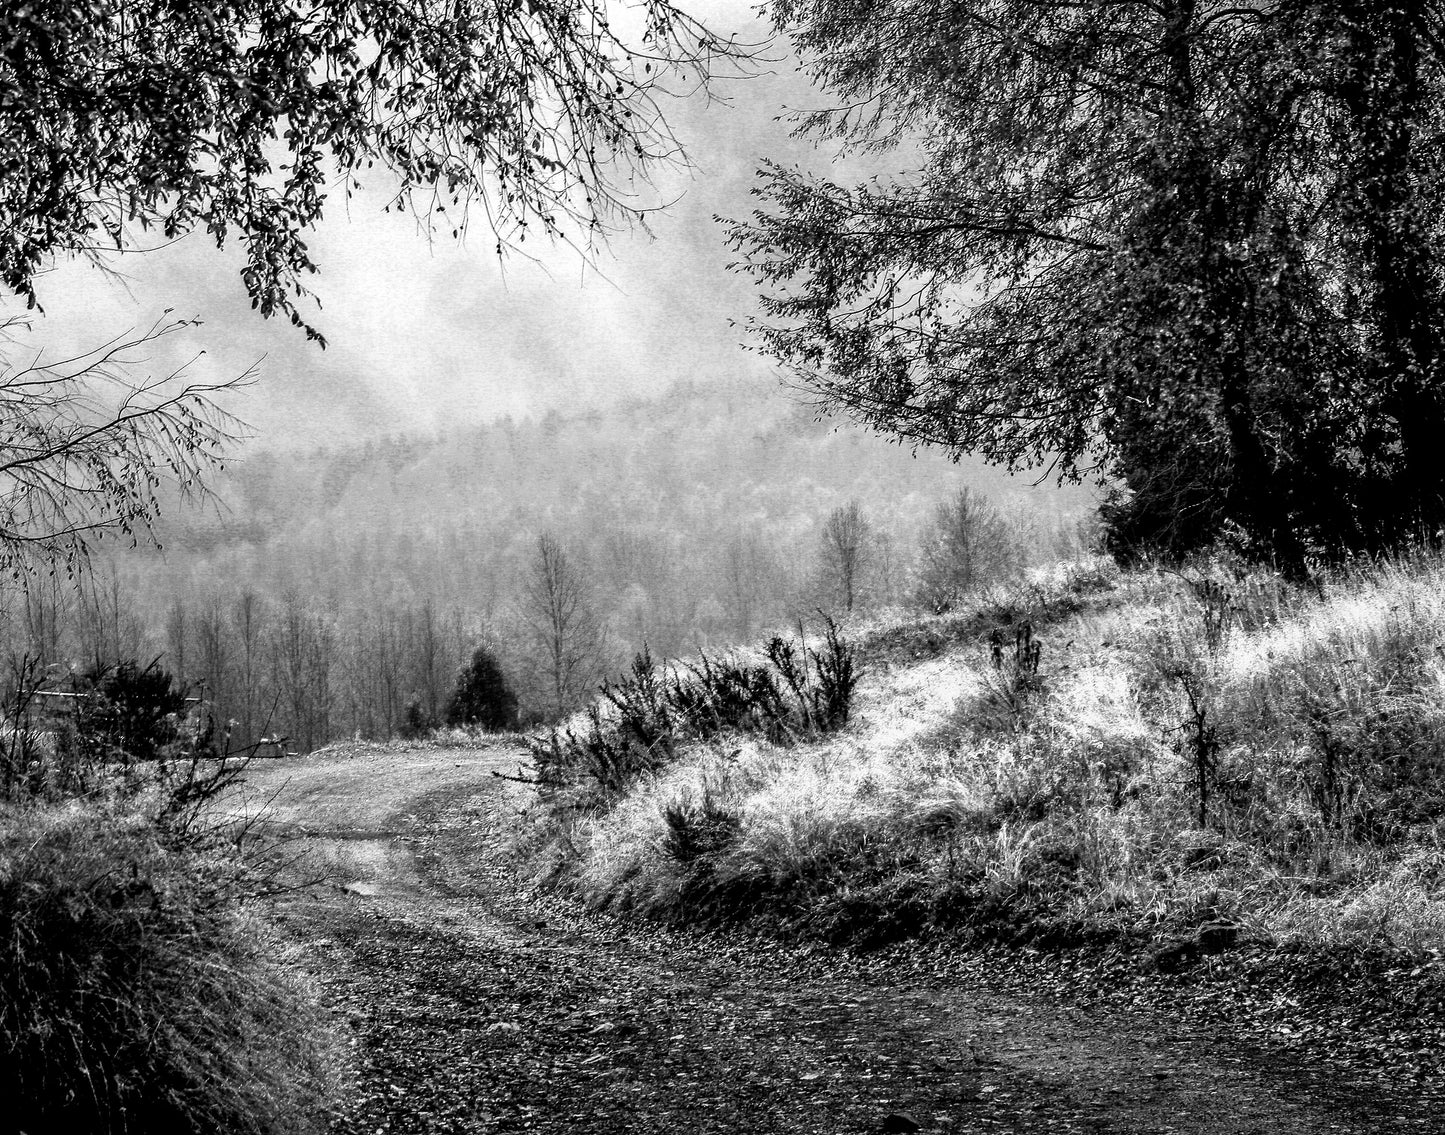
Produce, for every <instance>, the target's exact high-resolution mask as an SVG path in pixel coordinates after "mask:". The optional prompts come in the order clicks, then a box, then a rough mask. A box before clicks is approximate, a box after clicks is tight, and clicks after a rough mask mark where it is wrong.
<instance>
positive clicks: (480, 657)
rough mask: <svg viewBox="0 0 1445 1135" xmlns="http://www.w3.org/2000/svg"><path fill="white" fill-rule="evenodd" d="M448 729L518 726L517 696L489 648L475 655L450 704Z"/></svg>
mask: <svg viewBox="0 0 1445 1135" xmlns="http://www.w3.org/2000/svg"><path fill="white" fill-rule="evenodd" d="M446 723H447V724H448V725H479V726H481V727H482V728H483V729H488V730H492V731H496V730H501V729H510V728H512V727H513V726H515V725H516V724H517V695H516V694H515V693H513V692H512V687H511V686H510V685H509V684H508V683H507V676H506V675H505V674H504V673H503V672H502V666H501V663H500V662H498V661H497V657H496V655H494V654H493V653H492V652H491V651H490V650H488V649H487V648H486V647H485V646H479V647H477V649H476V650H475V651H473V653H472V658H471V661H470V662H468V663H467V665H466V667H465V668H464V669H463V670H462V672H461V674H460V676H459V677H458V678H457V686H456V689H455V690H453V691H452V696H451V699H450V700H449V701H448V702H447V707H446Z"/></svg>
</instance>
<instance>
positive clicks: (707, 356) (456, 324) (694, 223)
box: [32, 0, 827, 445]
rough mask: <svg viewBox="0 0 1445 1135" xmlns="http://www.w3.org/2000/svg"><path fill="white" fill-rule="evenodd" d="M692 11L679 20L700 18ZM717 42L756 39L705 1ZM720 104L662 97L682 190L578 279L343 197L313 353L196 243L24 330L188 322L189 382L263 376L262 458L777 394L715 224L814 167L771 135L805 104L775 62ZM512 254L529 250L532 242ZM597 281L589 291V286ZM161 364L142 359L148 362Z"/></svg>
mask: <svg viewBox="0 0 1445 1135" xmlns="http://www.w3.org/2000/svg"><path fill="white" fill-rule="evenodd" d="M698 7H699V6H698V5H689V8H690V9H691V10H697V9H698ZM712 7H713V8H714V9H715V11H716V13H717V14H715V15H714V16H713V18H712V19H711V22H712V23H713V25H714V26H715V27H717V26H725V27H730V28H732V27H735V28H736V29H737V30H738V31H739V32H740V34H741V35H742V36H744V37H751V38H757V37H758V36H760V35H761V34H762V33H763V28H762V26H761V25H759V24H757V23H755V22H752V20H751V17H750V14H749V13H748V11H747V7H746V5H745V4H743V3H740V2H726V0H716V2H715V3H713V4H712ZM722 91H723V93H724V94H726V95H727V96H729V97H730V99H731V105H711V106H708V105H705V103H704V101H703V100H701V99H695V100H688V101H686V102H675V103H672V104H671V105H672V106H673V108H674V109H675V113H674V114H673V115H672V120H673V123H674V126H675V128H676V131H677V133H678V135H679V137H680V138H681V139H682V141H683V142H684V145H685V146H686V148H687V150H688V152H689V154H690V156H691V159H692V162H693V167H694V168H693V170H692V171H691V174H690V175H685V176H684V175H678V174H670V175H667V176H665V177H664V178H663V179H662V181H661V184H660V185H659V195H660V197H661V198H663V199H676V203H675V204H673V205H672V206H671V208H670V209H668V210H667V211H666V212H665V213H663V214H661V215H658V216H657V217H655V218H654V220H653V221H652V228H653V230H654V233H655V235H656V239H655V240H649V239H648V238H646V237H645V236H643V235H642V234H640V233H639V234H620V235H618V236H617V237H616V238H615V239H614V240H613V242H612V248H611V252H610V253H607V252H604V253H603V254H601V255H600V256H599V257H598V260H597V265H596V270H593V269H589V268H588V267H587V266H586V265H585V263H584V262H583V260H582V259H581V258H580V257H579V256H578V255H577V254H576V253H575V252H572V251H570V250H566V249H552V250H549V251H547V252H546V253H545V256H544V257H543V260H544V263H542V264H540V265H539V264H536V263H531V262H529V261H527V260H525V259H523V258H522V257H520V256H510V257H508V258H507V259H506V261H505V262H499V261H498V259H497V257H496V255H495V252H494V244H495V241H494V239H493V238H492V236H491V234H490V233H488V232H485V231H480V230H475V231H474V232H473V233H472V235H471V237H470V239H468V240H466V241H465V242H464V243H461V244H458V243H455V242H453V241H452V240H451V239H450V237H449V236H448V237H446V238H442V237H438V238H437V240H436V241H435V242H434V243H430V244H429V243H428V241H427V240H426V238H425V237H424V236H422V235H421V234H419V233H418V231H417V227H416V224H415V222H414V221H413V220H411V219H410V218H407V217H402V216H398V215H396V214H386V213H383V212H382V211H381V208H380V206H381V204H382V203H383V201H384V199H385V195H384V193H383V192H382V191H381V190H382V186H381V185H378V187H377V191H376V192H375V193H373V194H372V195H371V196H370V197H369V199H366V200H362V201H356V200H353V202H351V204H350V208H349V210H348V209H346V207H345V202H344V201H343V200H342V198H341V195H340V194H337V195H336V196H335V197H334V198H333V202H332V207H331V209H330V211H329V212H328V215H327V220H326V223H325V224H324V226H323V227H322V229H321V231H319V232H317V233H316V234H315V236H314V239H311V240H309V242H308V243H310V245H311V248H312V251H313V254H314V258H315V259H316V261H317V262H318V263H319V264H320V266H321V274H320V275H319V276H317V277H315V278H313V280H312V284H311V286H312V287H313V288H314V290H315V291H316V292H317V294H318V296H319V298H320V299H321V302H322V305H323V306H322V309H321V310H320V311H319V312H316V313H315V316H314V322H315V325H316V326H317V327H318V328H319V329H320V330H321V331H322V332H323V333H324V334H325V335H326V336H327V338H328V340H329V342H330V346H329V347H328V348H327V349H326V350H325V351H324V352H323V351H321V350H320V349H319V348H318V347H317V346H316V345H314V344H310V343H307V342H306V341H305V338H304V336H303V335H302V334H301V333H300V332H299V331H297V330H296V329H295V328H292V327H291V326H289V324H287V323H285V322H283V321H282V320H279V319H272V320H269V321H263V320H262V319H261V318H260V317H259V316H258V315H257V314H256V313H255V312H253V311H252V310H251V307H250V302H249V300H248V299H247V297H246V295H245V293H244V290H243V288H242V285H241V282H240V279H239V277H238V271H239V259H238V258H237V257H236V256H235V255H234V254H233V253H229V252H228V253H219V252H217V250H216V248H215V246H214V244H213V243H212V242H210V241H209V240H208V239H207V238H206V237H205V236H204V234H200V235H195V236H192V237H190V238H188V239H186V240H184V241H181V242H178V243H177V244H175V245H173V246H171V247H169V248H165V249H162V250H159V251H151V252H145V253H141V254H133V255H127V256H125V257H123V258H119V259H118V260H117V261H116V262H115V266H116V268H117V269H118V270H120V271H121V272H123V273H125V274H126V276H127V277H128V278H129V281H130V285H129V288H122V287H118V286H117V285H116V284H115V283H114V282H113V281H108V280H107V279H105V277H104V276H103V275H102V274H100V273H98V272H96V271H95V270H94V269H93V268H90V267H88V266H86V265H84V264H64V265H60V266H59V267H57V268H56V270H55V271H54V272H52V273H51V274H50V275H48V276H47V277H46V278H45V279H44V280H43V281H42V282H41V296H42V302H43V303H44V305H45V308H46V315H45V317H44V318H43V319H41V320H37V324H36V327H35V330H34V333H33V335H32V338H33V340H34V343H35V345H36V346H37V347H38V346H40V345H42V344H49V345H50V349H51V350H59V349H64V348H65V347H67V346H72V345H76V344H81V343H86V344H89V343H92V342H94V341H95V340H96V338H97V337H98V336H103V335H106V334H110V333H114V332H119V331H123V330H125V329H126V328H128V327H135V326H141V325H146V324H149V323H150V322H152V321H154V320H155V319H156V318H157V317H158V316H159V315H160V314H161V313H162V312H163V311H164V310H165V309H166V308H168V307H169V308H173V309H174V312H175V315H176V316H182V317H199V318H200V319H201V320H203V321H204V327H203V328H201V329H199V330H196V331H194V332H188V333H187V334H188V336H189V338H188V339H187V340H186V343H185V345H184V348H180V345H179V344H177V347H178V348H180V349H183V350H185V351H186V352H188V353H192V354H193V353H195V352H196V351H199V350H200V349H201V348H204V349H205V350H206V352H207V353H206V357H205V358H204V359H203V360H201V361H200V362H199V363H198V364H197V365H196V367H195V369H194V372H193V373H195V374H196V375H197V377H217V378H219V377H227V376H229V375H232V374H236V373H239V372H241V371H243V370H245V369H246V367H247V366H249V365H250V364H252V363H255V362H256V361H257V360H262V361H261V367H260V369H261V382H260V385H259V386H258V387H257V388H256V389H255V390H253V392H252V393H251V394H250V395H249V396H247V397H245V398H244V399H241V400H239V401H238V402H237V403H236V409H237V410H238V412H239V413H240V415H241V416H242V417H244V418H245V419H246V420H247V421H248V422H250V423H251V424H252V426H253V427H255V429H256V431H257V433H258V434H259V436H260V438H261V439H263V440H264V441H267V442H271V443H280V444H287V443H296V444H301V445H311V444H334V443H335V442H336V441H339V440H342V439H343V438H347V437H350V438H357V437H363V436H368V435H377V434H386V433H394V432H397V431H400V430H409V431H410V430H422V431H430V430H432V429H436V428H442V427H445V426H446V425H448V424H452V423H459V422H468V421H480V420H488V419H491V418H495V417H499V416H502V415H504V414H513V415H520V414H528V413H542V412H545V411H546V410H548V409H552V408H559V409H564V410H565V409H567V408H569V407H575V406H577V405H579V404H585V403H597V402H602V401H610V400H613V399H615V398H618V397H626V396H631V395H638V394H648V393H652V392H656V391H660V390H662V389H664V388H666V387H667V386H669V385H671V384H672V383H674V382H675V381H677V380H678V379H682V378H690V379H695V380H698V381H704V382H706V381H710V380H716V379H722V378H728V377H733V376H739V375H751V376H753V379H752V380H754V381H757V382H758V384H759V388H760V390H764V391H768V392H769V393H770V394H775V396H778V397H783V395H782V394H781V393H780V392H778V384H777V380H776V378H775V377H773V375H772V372H771V370H770V368H769V367H768V366H767V365H766V363H765V362H764V361H763V360H761V359H759V358H757V357H756V356H753V355H750V354H748V353H745V352H743V351H742V350H740V348H739V345H738V344H739V340H740V334H739V332H738V330H737V329H736V328H733V327H730V326H729V320H730V319H736V318H739V317H742V316H744V315H746V314H747V313H748V311H749V310H750V308H751V303H752V291H751V288H750V286H749V284H748V282H747V280H746V279H745V278H743V277H739V276H736V275H730V274H728V273H727V272H725V270H724V265H725V264H726V263H727V261H728V259H729V254H728V252H727V250H726V249H725V248H724V247H723V245H722V239H721V230H720V228H719V226H718V225H716V224H715V223H714V222H713V219H712V218H713V215H714V214H715V213H721V214H723V215H730V216H741V215H745V214H746V213H747V211H748V210H749V209H750V207H751V202H750V199H749V197H748V194H747V190H748V187H749V186H750V185H751V183H752V180H753V172H754V170H755V169H756V168H757V166H758V165H759V163H760V161H761V159H763V158H765V157H775V158H785V159H787V160H790V161H792V160H797V161H801V162H803V163H804V164H805V165H814V166H819V167H822V166H825V165H826V160H827V157H826V155H825V154H821V153H819V154H815V153H814V152H813V151H812V150H811V148H809V147H805V146H803V145H801V144H800V143H798V142H796V141H794V140H791V139H790V138H789V136H788V135H789V130H790V126H789V125H788V124H787V123H780V122H778V121H776V119H777V117H778V116H779V115H780V114H781V113H782V112H783V110H784V108H785V106H792V107H796V106H798V105H799V104H800V103H806V102H808V101H810V89H809V86H808V84H807V82H806V80H805V79H803V78H801V77H800V76H799V75H797V74H796V73H794V72H793V71H792V69H791V68H789V67H788V66H786V65H783V66H775V67H772V68H769V69H768V71H767V73H763V74H760V75H758V76H756V77H753V78H751V79H748V80H746V81H743V82H732V83H729V84H727V85H726V86H725V87H723V88H722ZM531 243H532V242H529V247H528V252H533V251H536V250H535V249H533V248H532V247H530V245H531ZM604 277H605V278H604ZM166 361H168V360H166V359H162V358H157V359H156V360H155V363H154V364H153V365H155V366H157V367H159V366H161V365H164V363H165V362H166Z"/></svg>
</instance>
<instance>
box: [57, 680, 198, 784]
mask: <svg viewBox="0 0 1445 1135" xmlns="http://www.w3.org/2000/svg"><path fill="white" fill-rule="evenodd" d="M174 681H175V680H174V678H173V677H172V675H171V674H170V673H169V672H168V671H166V670H163V669H161V667H160V659H158V658H157V659H155V660H153V661H152V662H150V664H149V665H147V666H145V667H142V666H141V665H140V664H139V663H138V662H137V661H136V660H135V659H127V660H125V661H124V662H121V663H118V664H117V665H114V666H103V665H99V664H97V665H95V666H93V667H91V669H90V670H88V671H86V673H85V674H83V675H82V676H81V678H80V680H79V682H78V683H77V685H76V694H77V697H76V699H75V704H76V712H75V715H74V720H73V722H72V725H73V728H74V736H75V744H76V746H77V748H78V749H79V751H80V753H81V754H82V755H83V757H85V758H86V759H88V760H90V761H92V762H95V763H102V762H114V763H117V764H125V765H130V764H136V763H138V762H141V761H153V760H156V759H157V758H158V757H160V756H161V755H162V754H163V752H164V751H165V750H166V748H167V747H168V746H171V745H174V744H175V743H176V742H177V741H178V740H179V739H180V737H181V729H180V723H181V719H182V718H184V717H185V715H186V697H185V693H184V691H182V690H180V689H178V688H176V687H175V685H174Z"/></svg>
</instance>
